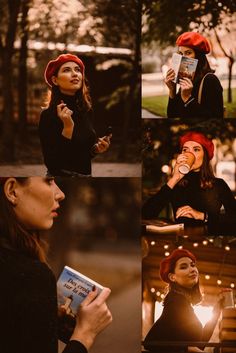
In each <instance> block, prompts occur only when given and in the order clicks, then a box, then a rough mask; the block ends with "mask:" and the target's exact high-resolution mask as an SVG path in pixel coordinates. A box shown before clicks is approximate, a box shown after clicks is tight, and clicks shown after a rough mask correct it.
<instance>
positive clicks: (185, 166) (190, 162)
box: [179, 152, 195, 174]
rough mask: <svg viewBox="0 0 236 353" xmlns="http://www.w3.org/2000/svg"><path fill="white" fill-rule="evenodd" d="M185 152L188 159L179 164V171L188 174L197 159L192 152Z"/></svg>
mask: <svg viewBox="0 0 236 353" xmlns="http://www.w3.org/2000/svg"><path fill="white" fill-rule="evenodd" d="M183 154H184V155H185V156H186V157H187V160H186V161H185V162H184V163H183V164H181V165H180V166H179V172H180V173H181V174H188V173H189V171H190V169H191V167H192V165H193V163H194V161H195V156H194V154H193V153H192V152H184V153H183Z"/></svg>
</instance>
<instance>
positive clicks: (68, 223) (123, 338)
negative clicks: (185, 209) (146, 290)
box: [44, 178, 141, 353]
mask: <svg viewBox="0 0 236 353" xmlns="http://www.w3.org/2000/svg"><path fill="white" fill-rule="evenodd" d="M56 181H57V184H58V185H59V186H60V188H61V189H62V190H63V192H64V193H65V195H66V198H65V200H64V201H63V202H62V203H61V208H60V209H59V217H58V218H57V219H55V223H54V226H53V228H52V229H51V230H50V231H47V232H46V233H45V235H44V236H45V239H46V240H47V241H48V243H49V253H48V261H49V264H50V266H51V268H52V270H53V272H54V274H55V275H56V277H57V278H58V277H59V274H60V273H61V271H62V269H63V267H64V266H65V265H68V266H70V267H72V268H74V269H75V270H78V271H79V272H81V273H83V274H84V275H86V276H88V277H90V278H91V279H93V280H95V281H96V282H99V283H100V284H102V285H103V286H107V287H109V288H111V290H112V293H111V295H110V298H109V300H108V305H109V307H110V310H111V312H112V315H113V322H112V324H111V325H110V327H109V328H107V329H106V330H105V331H104V332H102V333H101V334H100V335H99V337H98V339H97V340H96V342H95V344H94V346H93V348H92V349H91V353H93V352H94V353H95V352H96V353H104V352H114V353H120V352H124V353H137V352H139V351H140V344H141V343H140V333H141V250H140V195H141V182H140V179H139V178H115V179H114V178H112V179H111V178H95V179H90V180H87V179H79V180H78V179H70V180H68V179H57V180H56ZM131 328H132V329H131ZM127 333H128V334H127ZM62 349H63V344H62V343H60V350H59V351H62Z"/></svg>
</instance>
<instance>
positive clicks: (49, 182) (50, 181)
mask: <svg viewBox="0 0 236 353" xmlns="http://www.w3.org/2000/svg"><path fill="white" fill-rule="evenodd" d="M53 182H54V178H53V177H47V178H46V183H48V184H49V185H51V184H53Z"/></svg>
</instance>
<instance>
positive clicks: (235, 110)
mask: <svg viewBox="0 0 236 353" xmlns="http://www.w3.org/2000/svg"><path fill="white" fill-rule="evenodd" d="M223 96H224V105H225V107H226V117H227V118H236V88H233V89H232V97H233V102H232V103H227V90H224V92H223ZM167 103H168V96H167V95H164V96H152V97H143V99H142V107H143V108H145V109H147V110H148V111H150V112H151V113H154V114H156V115H159V116H163V117H166V107H167Z"/></svg>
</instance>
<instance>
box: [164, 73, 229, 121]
mask: <svg viewBox="0 0 236 353" xmlns="http://www.w3.org/2000/svg"><path fill="white" fill-rule="evenodd" d="M200 82H201V81H198V82H196V83H194V84H193V90H192V94H191V98H190V99H189V100H188V101H187V102H186V103H184V102H183V101H182V99H181V95H180V90H179V91H178V93H177V94H176V96H175V97H174V98H169V102H168V106H167V117H168V118H183V119H193V120H209V119H222V118H223V116H224V105H223V89H222V86H221V84H220V81H219V80H218V78H217V77H216V76H215V75H214V74H208V75H207V76H206V77H205V79H204V83H203V89H202V99H201V104H199V103H198V91H199V86H200Z"/></svg>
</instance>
